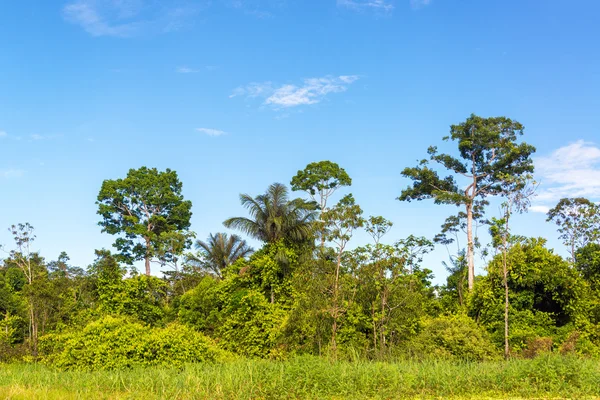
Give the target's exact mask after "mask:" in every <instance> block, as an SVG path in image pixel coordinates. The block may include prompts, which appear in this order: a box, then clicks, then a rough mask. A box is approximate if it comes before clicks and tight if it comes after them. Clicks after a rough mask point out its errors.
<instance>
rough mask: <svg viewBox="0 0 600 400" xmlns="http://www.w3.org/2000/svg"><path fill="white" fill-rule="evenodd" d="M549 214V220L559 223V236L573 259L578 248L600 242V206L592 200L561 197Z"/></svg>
mask: <svg viewBox="0 0 600 400" xmlns="http://www.w3.org/2000/svg"><path fill="white" fill-rule="evenodd" d="M547 215H548V219H547V221H552V222H554V223H555V224H556V225H558V233H560V236H559V237H560V239H562V240H563V243H564V244H565V246H567V247H568V248H569V251H570V253H571V259H572V260H573V261H575V256H576V253H577V250H578V249H580V248H582V247H585V246H586V245H587V244H588V243H594V242H597V243H600V206H598V205H597V204H595V203H593V202H592V201H590V200H588V199H586V198H583V197H576V198H565V199H561V200H560V201H559V202H558V203H557V204H556V206H555V207H554V208H552V209H551V210H550V211H548V214H547Z"/></svg>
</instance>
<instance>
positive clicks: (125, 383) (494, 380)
mask: <svg viewBox="0 0 600 400" xmlns="http://www.w3.org/2000/svg"><path fill="white" fill-rule="evenodd" d="M0 398H1V399H61V400H62V399H144V400H151V399H169V400H175V399H404V398H419V399H420V398H440V399H447V398H471V399H484V398H494V399H511V398H538V399H539V398H552V399H554V398H576V399H581V398H600V363H598V362H597V361H594V360H583V359H576V358H564V357H559V356H545V357H540V358H537V359H535V360H513V361H510V362H489V363H480V364H476V363H456V362H454V363H453V362H441V361H440V362H422V363H418V362H400V363H371V362H355V363H350V362H328V361H327V360H324V359H319V358H315V357H300V358H294V359H292V360H289V361H283V362H276V361H262V360H237V361H233V362H228V363H223V364H195V365H188V366H186V367H185V368H182V369H165V368H148V369H136V370H127V371H109V372H81V371H67V372H64V371H63V372H61V371H57V370H53V369H50V368H48V367H44V366H41V365H33V364H8V365H2V366H0Z"/></svg>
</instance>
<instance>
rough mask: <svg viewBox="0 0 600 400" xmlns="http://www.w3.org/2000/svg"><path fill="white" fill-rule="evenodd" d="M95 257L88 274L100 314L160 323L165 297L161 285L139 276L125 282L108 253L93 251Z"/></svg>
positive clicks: (115, 261) (116, 262)
mask: <svg viewBox="0 0 600 400" xmlns="http://www.w3.org/2000/svg"><path fill="white" fill-rule="evenodd" d="M96 257H97V258H96V261H95V262H94V264H93V265H92V266H90V268H89V273H90V277H91V278H92V281H93V286H94V289H95V293H96V296H97V300H98V309H99V311H100V312H101V313H103V314H109V315H128V316H132V317H135V318H137V319H139V320H140V321H143V322H146V323H149V324H156V323H158V322H160V321H161V320H162V318H163V317H164V315H165V302H166V294H167V291H166V283H165V282H164V281H162V280H160V279H158V278H156V277H153V276H139V275H135V276H133V277H130V278H127V279H125V274H126V270H125V268H123V267H121V266H120V265H119V263H118V261H117V258H116V257H115V256H113V255H112V254H111V253H110V252H109V251H107V250H96Z"/></svg>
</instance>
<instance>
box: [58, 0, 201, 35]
mask: <svg viewBox="0 0 600 400" xmlns="http://www.w3.org/2000/svg"><path fill="white" fill-rule="evenodd" d="M197 11H198V7H197V4H196V3H193V2H192V1H190V0H188V1H186V0H175V1H170V2H169V6H168V7H165V6H161V5H160V4H159V3H158V2H153V1H148V0H75V1H71V2H70V3H68V4H66V5H65V6H64V7H63V16H64V18H65V20H66V21H68V22H70V23H73V24H76V25H79V26H81V27H82V28H83V29H84V30H85V31H86V32H88V33H89V34H90V35H92V36H113V37H132V36H138V35H141V34H144V33H156V32H170V31H174V30H178V29H181V28H182V27H184V26H185V25H186V24H187V19H188V18H189V17H191V16H193V15H195V14H196V13H197Z"/></svg>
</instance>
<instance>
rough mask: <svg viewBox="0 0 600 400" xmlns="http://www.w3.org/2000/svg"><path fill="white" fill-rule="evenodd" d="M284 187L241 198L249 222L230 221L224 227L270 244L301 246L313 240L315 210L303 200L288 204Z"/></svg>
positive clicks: (312, 204)
mask: <svg viewBox="0 0 600 400" xmlns="http://www.w3.org/2000/svg"><path fill="white" fill-rule="evenodd" d="M288 195H289V192H288V189H287V187H286V186H285V185H283V184H281V183H274V184H272V185H271V186H269V188H268V189H267V191H266V193H265V194H261V195H259V196H256V197H255V198H253V197H252V196H250V195H247V194H241V195H240V201H241V202H242V205H243V206H244V207H245V208H247V209H248V212H249V213H250V218H246V217H234V218H229V219H228V220H226V221H225V222H224V223H223V224H224V225H225V226H226V227H228V228H235V229H238V230H241V231H242V232H245V233H246V234H248V235H250V236H251V237H253V238H255V239H258V240H261V241H263V242H267V243H275V242H277V241H279V240H281V239H287V240H290V241H293V242H302V241H305V240H308V239H310V238H311V237H312V233H313V224H312V223H313V221H314V220H315V217H316V206H315V204H314V203H312V202H307V201H305V200H302V199H294V200H289V196H288Z"/></svg>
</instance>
